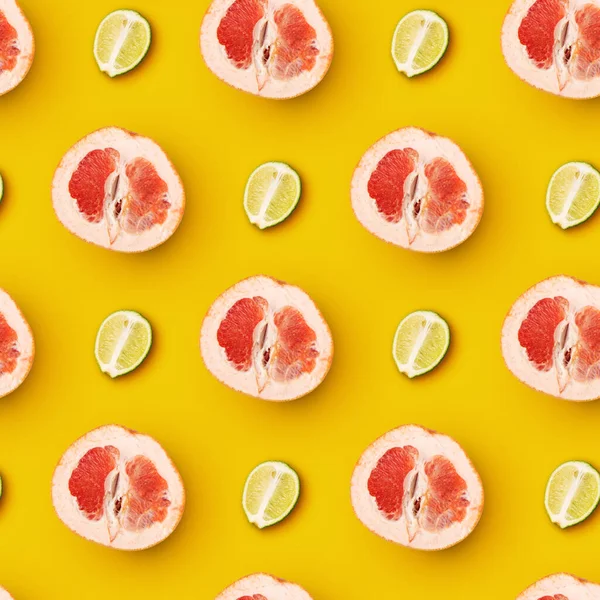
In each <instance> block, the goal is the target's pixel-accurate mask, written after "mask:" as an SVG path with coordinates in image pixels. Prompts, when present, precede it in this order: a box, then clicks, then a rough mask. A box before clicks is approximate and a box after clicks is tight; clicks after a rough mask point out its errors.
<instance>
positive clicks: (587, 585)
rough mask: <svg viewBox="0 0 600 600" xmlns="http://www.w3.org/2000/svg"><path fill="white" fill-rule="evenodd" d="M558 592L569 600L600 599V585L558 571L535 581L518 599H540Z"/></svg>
mask: <svg viewBox="0 0 600 600" xmlns="http://www.w3.org/2000/svg"><path fill="white" fill-rule="evenodd" d="M556 594H562V595H563V596H566V597H567V598H568V599H569V600H600V585H598V584H596V583H591V582H590V581H586V580H584V579H579V578H578V577H574V576H573V575H569V574H568V573H557V574H556V575H550V576H549V577H545V578H544V579H540V581H538V582H536V583H534V584H533V585H532V586H530V587H529V588H527V589H526V590H525V591H524V592H523V593H522V594H520V595H519V597H518V598H517V600H539V599H540V598H542V597H544V596H554V595H556Z"/></svg>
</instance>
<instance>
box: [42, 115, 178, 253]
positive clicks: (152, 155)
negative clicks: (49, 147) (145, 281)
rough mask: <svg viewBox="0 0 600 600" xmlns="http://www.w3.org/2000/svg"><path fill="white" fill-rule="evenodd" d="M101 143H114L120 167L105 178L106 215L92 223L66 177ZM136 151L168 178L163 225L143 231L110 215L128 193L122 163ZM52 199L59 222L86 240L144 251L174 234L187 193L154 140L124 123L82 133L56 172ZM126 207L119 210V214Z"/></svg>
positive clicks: (105, 145) (104, 145) (112, 247)
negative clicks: (127, 228)
mask: <svg viewBox="0 0 600 600" xmlns="http://www.w3.org/2000/svg"><path fill="white" fill-rule="evenodd" d="M105 148H114V149H115V150H117V151H118V152H119V154H120V160H119V167H118V168H117V170H116V171H115V172H114V173H112V174H111V175H110V176H109V177H108V179H107V181H106V185H105V189H106V196H105V200H104V206H105V216H104V219H102V220H101V221H99V222H98V223H90V222H89V221H88V220H87V219H86V218H85V217H84V216H83V215H82V213H81V212H80V211H79V209H78V207H77V202H76V201H75V199H74V198H72V197H71V194H70V193H69V182H70V180H71V177H72V175H73V173H74V172H75V170H76V169H77V167H78V166H79V163H80V162H81V161H82V160H83V158H84V157H85V156H86V155H87V154H88V153H89V152H91V151H92V150H96V149H105ZM138 157H141V158H146V159H147V160H148V161H150V162H151V163H152V164H153V165H154V168H155V169H156V171H157V173H158V175H159V176H160V177H161V179H162V180H163V181H164V182H165V183H166V184H167V186H168V201H169V203H170V205H171V206H170V207H169V210H168V214H167V218H166V220H165V222H164V223H163V224H162V225H160V224H156V225H153V226H152V227H150V228H149V229H146V230H145V231H143V232H141V233H128V232H126V231H124V230H123V229H122V227H121V226H120V222H119V219H116V218H115V217H114V210H115V206H116V205H117V203H118V202H119V201H121V200H123V199H124V198H125V197H126V196H127V193H128V189H129V183H128V180H127V177H126V175H125V167H126V165H127V163H128V162H129V161H130V160H132V159H135V158H138ZM52 203H53V206H54V210H55V212H56V215H57V216H58V218H59V220H60V222H61V223H62V224H63V225H64V226H65V227H66V228H67V229H68V230H69V231H70V232H71V233H74V234H75V235H77V236H78V237H80V238H82V239H84V240H85V241H87V242H91V243H92V244H96V245H97V246H101V247H103V248H109V249H110V250H117V251H119V252H143V251H145V250H150V249H151V248H154V247H155V246H158V245H160V244H162V243H163V242H165V241H166V240H167V239H168V238H170V237H171V235H173V233H174V232H175V230H176V229H177V227H178V226H179V223H180V222H181V218H182V217H183V211H184V208H185V194H184V190H183V185H182V183H181V179H180V178H179V175H178V174H177V172H176V171H175V168H174V167H173V165H172V164H171V162H170V161H169V159H168V158H167V156H166V154H165V153H164V152H163V150H162V149H161V148H160V146H158V144H156V143H155V142H154V141H152V140H151V139H149V138H146V137H143V136H141V135H137V134H135V133H131V132H129V131H126V130H125V129H120V128H118V127H107V128H105V129H100V130H98V131H95V132H94V133H91V134H90V135H88V136H86V137H85V138H83V139H82V140H80V141H79V142H77V143H76V144H75V145H74V146H73V147H72V148H71V149H70V150H69V151H68V152H67V153H66V154H65V156H64V158H63V159H62V161H61V163H60V165H59V166H58V168H57V170H56V173H55V174H54V180H53V182H52ZM124 212H125V211H124V210H123V211H122V212H121V214H120V217H122V216H123V214H124Z"/></svg>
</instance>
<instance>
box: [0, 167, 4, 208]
mask: <svg viewBox="0 0 600 600" xmlns="http://www.w3.org/2000/svg"><path fill="white" fill-rule="evenodd" d="M3 197H4V179H2V173H0V202H2V198H3Z"/></svg>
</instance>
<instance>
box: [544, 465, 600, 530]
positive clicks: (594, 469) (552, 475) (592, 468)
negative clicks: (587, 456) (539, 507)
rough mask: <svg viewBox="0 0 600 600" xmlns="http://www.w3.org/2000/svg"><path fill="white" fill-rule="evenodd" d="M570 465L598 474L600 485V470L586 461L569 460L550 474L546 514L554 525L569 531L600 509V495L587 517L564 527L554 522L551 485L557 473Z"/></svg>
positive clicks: (546, 495) (545, 496) (545, 498)
mask: <svg viewBox="0 0 600 600" xmlns="http://www.w3.org/2000/svg"><path fill="white" fill-rule="evenodd" d="M570 464H578V465H586V466H587V467H588V468H589V470H590V471H591V472H593V473H596V476H597V478H598V481H599V483H600V472H598V470H597V469H596V468H595V467H593V466H592V465H591V464H590V463H589V462H587V461H585V460H568V461H566V462H564V463H562V464H560V465H559V466H558V467H556V469H554V471H552V473H551V474H550V477H549V478H548V483H547V484H546V492H545V494H544V508H545V509H546V514H547V515H548V517H549V519H550V521H551V522H552V523H553V524H554V525H558V526H559V527H560V528H561V529H568V528H569V527H573V525H578V524H579V523H583V521H585V520H586V519H588V518H589V517H590V515H592V513H593V512H594V511H595V510H596V509H597V508H598V504H599V503H600V494H599V495H598V498H596V503H595V504H594V505H593V506H592V507H591V508H590V510H589V511H588V512H587V513H585V515H583V516H582V517H581V518H580V519H578V520H577V521H573V522H570V523H567V524H564V525H563V524H561V523H557V522H555V521H554V520H553V518H552V517H553V514H552V512H551V511H550V509H549V507H548V496H549V495H550V483H551V481H552V479H553V477H554V474H555V473H557V472H558V471H560V470H561V469H562V468H563V467H565V466H566V465H570Z"/></svg>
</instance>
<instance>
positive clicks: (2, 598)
mask: <svg viewBox="0 0 600 600" xmlns="http://www.w3.org/2000/svg"><path fill="white" fill-rule="evenodd" d="M0 600H14V599H13V597H12V596H11V595H10V594H9V593H8V592H7V591H6V590H5V589H4V588H3V587H0Z"/></svg>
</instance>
